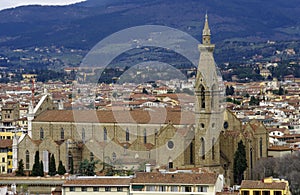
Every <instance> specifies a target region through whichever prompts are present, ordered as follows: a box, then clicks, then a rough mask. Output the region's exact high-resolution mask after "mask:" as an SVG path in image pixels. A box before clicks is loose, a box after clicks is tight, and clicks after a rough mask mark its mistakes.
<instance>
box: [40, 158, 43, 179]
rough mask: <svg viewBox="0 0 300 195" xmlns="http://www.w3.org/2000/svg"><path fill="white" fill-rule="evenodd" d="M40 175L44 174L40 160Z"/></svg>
mask: <svg viewBox="0 0 300 195" xmlns="http://www.w3.org/2000/svg"><path fill="white" fill-rule="evenodd" d="M40 176H44V163H43V161H42V160H41V162H40Z"/></svg>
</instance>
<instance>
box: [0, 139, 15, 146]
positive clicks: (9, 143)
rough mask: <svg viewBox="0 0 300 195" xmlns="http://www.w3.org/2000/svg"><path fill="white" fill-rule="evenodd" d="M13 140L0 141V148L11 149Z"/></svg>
mask: <svg viewBox="0 0 300 195" xmlns="http://www.w3.org/2000/svg"><path fill="white" fill-rule="evenodd" d="M12 144H13V140H12V139H2V140H0V148H10V147H12Z"/></svg>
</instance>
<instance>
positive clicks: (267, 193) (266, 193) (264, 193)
mask: <svg viewBox="0 0 300 195" xmlns="http://www.w3.org/2000/svg"><path fill="white" fill-rule="evenodd" d="M245 195H249V194H245ZM262 195H270V191H262Z"/></svg>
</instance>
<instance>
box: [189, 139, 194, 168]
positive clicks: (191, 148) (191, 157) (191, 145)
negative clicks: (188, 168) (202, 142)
mask: <svg viewBox="0 0 300 195" xmlns="http://www.w3.org/2000/svg"><path fill="white" fill-rule="evenodd" d="M190 164H191V165H193V164H195V160H194V140H193V141H192V142H191V144H190Z"/></svg>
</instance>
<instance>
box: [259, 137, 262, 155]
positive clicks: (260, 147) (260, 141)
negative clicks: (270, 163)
mask: <svg viewBox="0 0 300 195" xmlns="http://www.w3.org/2000/svg"><path fill="white" fill-rule="evenodd" d="M259 155H260V158H261V157H262V155H263V150H262V138H260V140H259Z"/></svg>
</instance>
